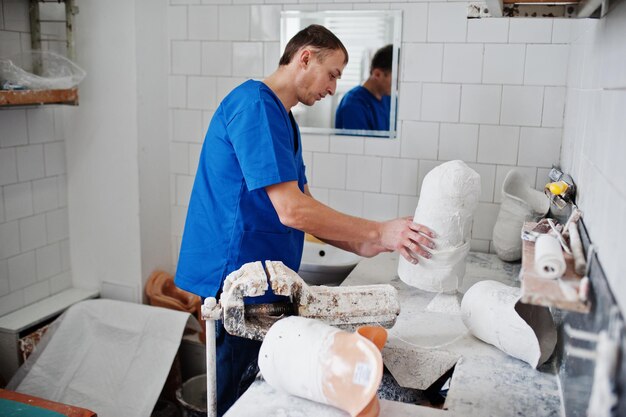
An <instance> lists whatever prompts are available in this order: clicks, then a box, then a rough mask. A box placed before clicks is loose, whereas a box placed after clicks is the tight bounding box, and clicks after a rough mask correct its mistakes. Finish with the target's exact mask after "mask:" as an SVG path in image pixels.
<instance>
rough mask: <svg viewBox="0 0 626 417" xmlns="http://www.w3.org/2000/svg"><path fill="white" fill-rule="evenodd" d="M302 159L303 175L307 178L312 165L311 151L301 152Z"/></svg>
mask: <svg viewBox="0 0 626 417" xmlns="http://www.w3.org/2000/svg"><path fill="white" fill-rule="evenodd" d="M302 160H303V162H304V175H306V176H307V178H308V177H309V176H310V175H311V168H312V167H313V152H302Z"/></svg>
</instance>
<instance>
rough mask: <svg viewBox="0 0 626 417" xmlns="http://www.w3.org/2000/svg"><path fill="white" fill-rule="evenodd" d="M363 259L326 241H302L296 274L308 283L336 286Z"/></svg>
mask: <svg viewBox="0 0 626 417" xmlns="http://www.w3.org/2000/svg"><path fill="white" fill-rule="evenodd" d="M361 259H363V258H362V257H360V256H359V255H355V254H354V253H352V252H348V251H345V250H342V249H339V248H336V247H334V246H331V245H328V244H326V243H317V242H310V241H308V240H307V241H305V242H304V251H303V253H302V262H301V263H300V270H299V271H298V275H300V276H301V277H302V279H304V281H305V282H306V283H307V284H309V285H328V286H337V285H339V284H341V283H342V282H343V280H344V279H346V277H347V276H348V274H350V272H351V271H352V270H353V269H354V267H355V266H356V264H358V263H359V261H360V260H361Z"/></svg>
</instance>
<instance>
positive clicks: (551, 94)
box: [541, 87, 566, 127]
mask: <svg viewBox="0 0 626 417" xmlns="http://www.w3.org/2000/svg"><path fill="white" fill-rule="evenodd" d="M565 92H566V88H565V87H546V89H545V92H544V94H543V116H542V117H541V126H544V127H562V126H563V119H564V117H565Z"/></svg>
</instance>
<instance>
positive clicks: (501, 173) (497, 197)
mask: <svg viewBox="0 0 626 417" xmlns="http://www.w3.org/2000/svg"><path fill="white" fill-rule="evenodd" d="M512 169H515V170H517V171H519V172H520V173H521V174H522V177H524V179H525V181H526V183H527V184H528V185H530V186H532V185H533V184H534V183H535V180H536V179H537V168H534V167H516V166H510V165H498V166H497V168H496V183H495V185H494V193H493V201H494V202H496V203H499V202H501V201H502V183H503V182H504V179H505V178H506V176H507V174H508V173H509V171H511V170H512ZM490 239H491V238H490Z"/></svg>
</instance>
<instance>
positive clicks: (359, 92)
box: [335, 45, 393, 130]
mask: <svg viewBox="0 0 626 417" xmlns="http://www.w3.org/2000/svg"><path fill="white" fill-rule="evenodd" d="M392 58H393V45H387V46H384V47H382V48H380V49H379V50H378V51H376V53H375V54H374V57H373V58H372V62H371V65H370V76H369V78H368V79H367V81H365V83H364V84H363V85H358V86H356V87H354V88H353V89H351V90H350V91H348V92H347V93H346V94H345V95H344V96H343V98H342V99H341V102H340V103H339V106H338V107H337V111H336V112H335V128H337V129H358V130H389V111H390V102H391V101H390V100H391V97H390V95H391V62H392Z"/></svg>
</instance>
